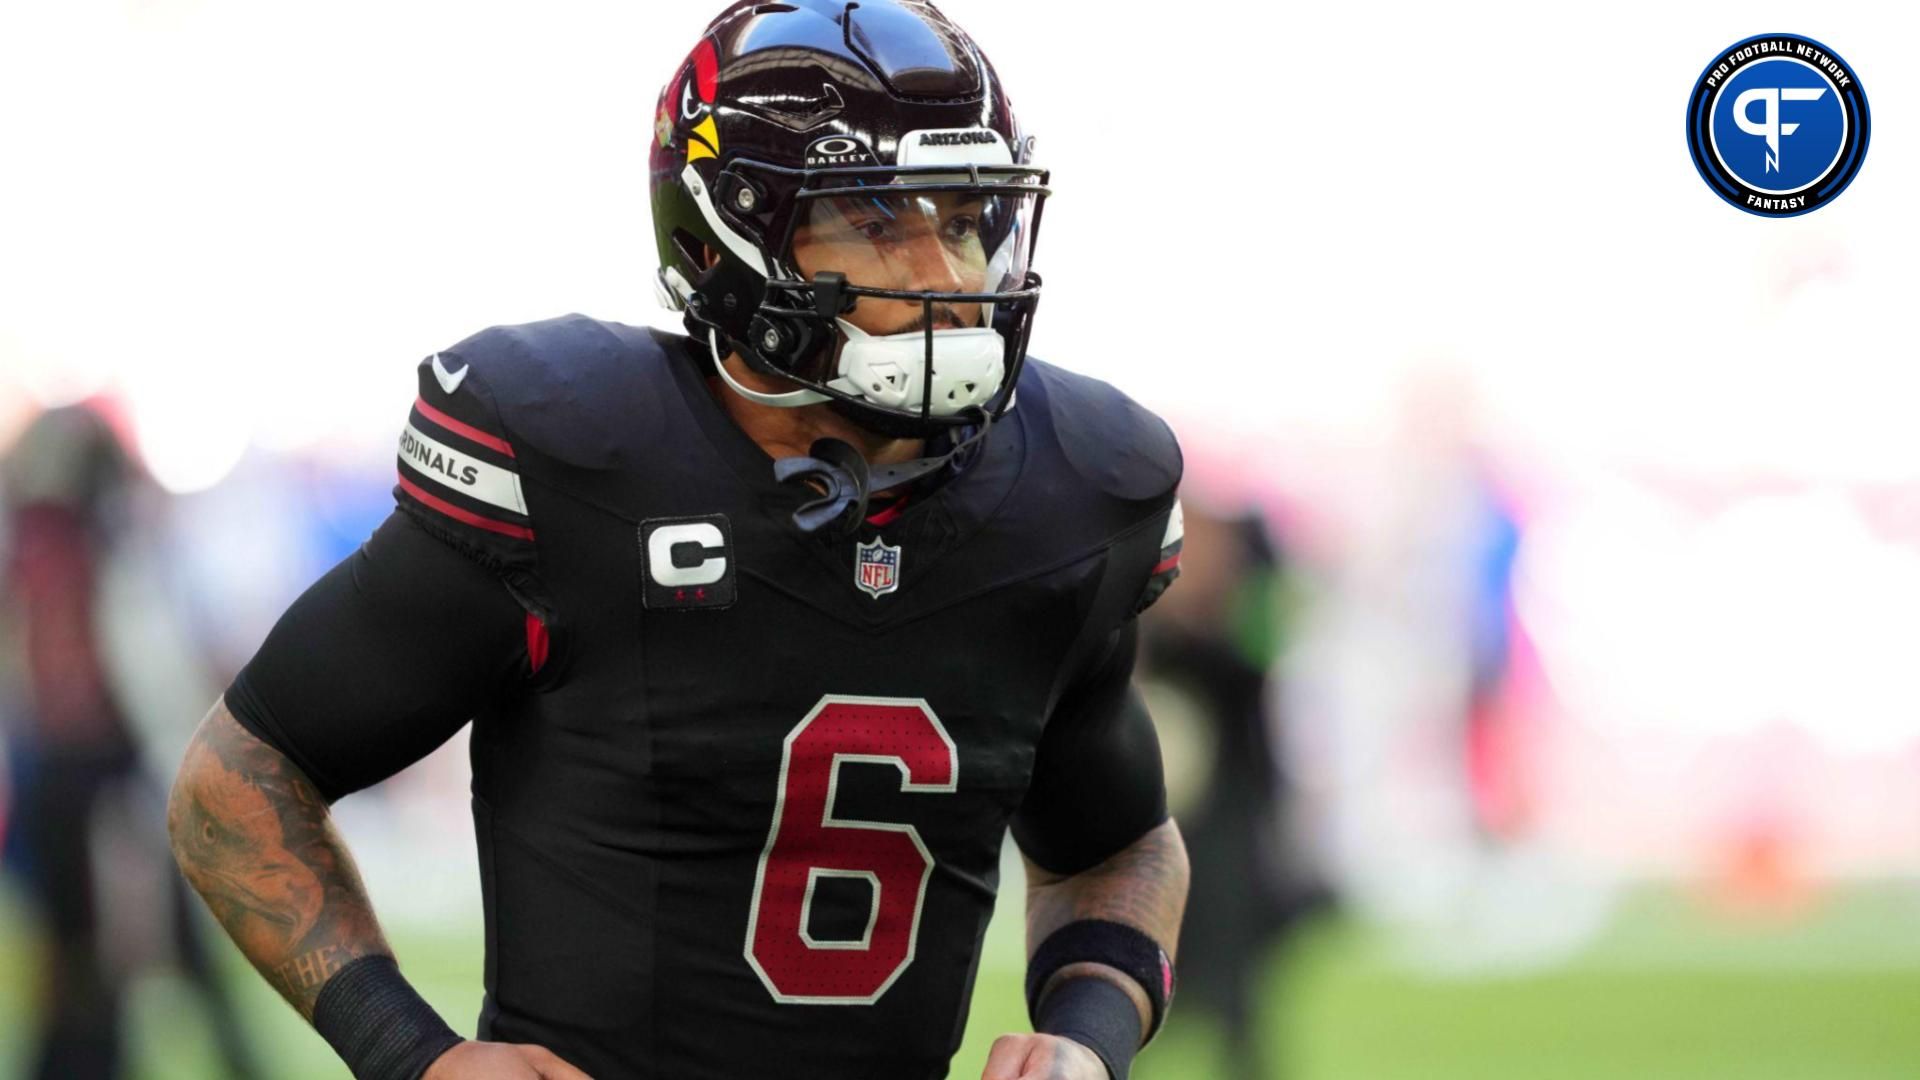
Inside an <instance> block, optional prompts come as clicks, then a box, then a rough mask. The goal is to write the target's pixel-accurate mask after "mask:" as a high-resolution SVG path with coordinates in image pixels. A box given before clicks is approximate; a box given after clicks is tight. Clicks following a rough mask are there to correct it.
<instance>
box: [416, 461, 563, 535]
mask: <svg viewBox="0 0 1920 1080" xmlns="http://www.w3.org/2000/svg"><path fill="white" fill-rule="evenodd" d="M400 487H401V489H402V490H404V491H405V492H406V493H407V494H408V495H411V496H413V498H414V499H416V500H418V501H419V503H420V504H421V505H422V506H426V507H428V508H430V509H434V510H438V511H440V512H441V513H443V514H445V515H447V516H448V517H450V518H452V519H454V520H455V521H459V522H464V523H465V524H468V525H471V526H473V527H474V528H476V529H485V530H487V531H488V532H494V533H499V534H500V535H502V536H511V537H514V538H515V539H518V540H531V539H533V530H532V529H529V528H526V527H525V526H522V525H512V524H509V523H507V522H504V521H495V520H494V519H492V518H490V517H484V516H482V515H480V514H476V513H474V512H473V511H471V510H463V509H461V508H460V507H458V506H455V505H453V504H452V503H450V502H448V501H447V500H445V499H442V498H440V497H439V496H437V495H435V494H433V493H432V492H429V491H427V490H426V489H424V488H422V487H421V486H420V485H418V484H416V483H414V482H413V481H411V480H409V479H407V475H406V473H405V471H402V472H401V473H400Z"/></svg>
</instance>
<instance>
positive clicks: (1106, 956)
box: [1027, 919, 1173, 1045]
mask: <svg viewBox="0 0 1920 1080" xmlns="http://www.w3.org/2000/svg"><path fill="white" fill-rule="evenodd" d="M1081 963H1094V964H1105V965H1106V966H1108V967H1110V968H1114V969H1116V970H1118V971H1120V972H1121V973H1123V974H1125V975H1127V976H1129V977H1131V978H1132V979H1133V981H1134V982H1137V983H1139V984H1140V989H1142V990H1145V991H1146V992H1147V1001H1148V1002H1150V1003H1151V1004H1152V1005H1153V1022H1152V1023H1151V1024H1149V1025H1148V1026H1147V1031H1146V1037H1145V1038H1143V1039H1141V1040H1140V1042H1141V1045H1145V1044H1146V1043H1148V1042H1151V1041H1153V1037H1154V1036H1155V1035H1157V1034H1159V1032H1160V1025H1161V1024H1163V1023H1165V1022H1166V1018H1167V1006H1169V1005H1171V1004H1172V1003H1173V964H1172V962H1171V961H1169V960H1168V959H1167V953H1166V950H1165V949H1162V948H1161V947H1160V943H1159V942H1157V941H1155V940H1153V939H1152V938H1151V937H1148V936H1147V935H1146V934H1144V933H1142V932H1140V931H1139V930H1135V929H1134V928H1133V927H1131V926H1128V925H1126V924H1125V923H1117V922H1108V921H1107V920H1105V919H1080V920H1077V921H1075V922H1070V923H1068V924H1067V925H1065V926H1063V927H1061V928H1060V929H1058V930H1055V931H1054V932H1053V933H1051V934H1048V935H1047V939H1046V940H1045V941H1042V942H1041V943H1040V947H1039V948H1037V949H1035V950H1033V956H1032V957H1031V958H1029V959H1028V960H1027V1016H1028V1017H1030V1018H1032V1020H1033V1022H1034V1023H1035V1024H1036V1025H1038V1024H1039V1022H1040V1006H1041V1005H1042V1004H1044V1003H1043V1002H1042V1001H1041V1000H1040V992H1041V991H1042V990H1044V989H1046V986H1047V980H1048V979H1050V978H1052V977H1053V973H1054V972H1056V971H1059V970H1060V969H1061V968H1063V967H1066V966H1067V965H1068V964H1081ZM1129 1015H1134V1014H1132V1013H1130V1014H1129ZM1035 1030H1036V1031H1037V1030H1039V1029H1038V1027H1036V1028H1035Z"/></svg>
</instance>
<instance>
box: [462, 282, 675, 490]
mask: <svg viewBox="0 0 1920 1080" xmlns="http://www.w3.org/2000/svg"><path fill="white" fill-rule="evenodd" d="M441 355H442V357H448V356H451V357H454V358H456V359H458V360H459V361H464V362H465V363H466V364H468V365H470V366H471V367H472V369H473V370H474V371H475V372H476V374H477V380H478V382H479V383H480V384H481V385H482V387H483V392H484V393H487V394H489V395H491V397H492V399H493V403H494V405H495V407H496V408H497V410H498V415H499V417H500V421H501V423H502V424H503V425H504V426H505V427H506V428H507V430H508V431H510V432H511V433H512V438H513V439H514V440H516V441H517V442H519V443H521V444H523V445H524V446H526V447H528V448H531V449H533V450H536V451H538V452H539V453H540V454H542V455H545V456H546V457H550V458H554V459H557V460H559V461H562V462H565V463H566V464H568V465H573V466H577V467H580V468H588V469H611V468H622V467H626V468H637V467H641V466H643V465H644V464H645V462H642V461H639V460H636V453H635V451H636V450H637V449H638V448H640V447H641V446H644V445H645V442H644V439H641V438H636V433H646V432H657V431H660V430H661V429H662V428H663V427H664V426H665V425H664V424H663V423H662V416H663V415H664V411H665V409H666V408H667V403H666V402H665V401H664V400H663V396H662V395H663V393H673V392H674V391H673V385H672V382H671V379H672V374H671V372H669V371H668V370H667V367H666V365H667V364H668V363H671V362H675V358H672V357H669V356H668V355H667V353H666V349H665V348H664V347H663V346H662V345H661V343H660V340H659V338H658V337H657V336H656V335H655V334H654V333H653V332H652V331H649V330H645V329H642V328H639V327H633V326H625V325H622V324H620V323H610V322H601V321H600V320H598V319H590V318H588V317H586V316H585V315H565V316H562V317H560V318H557V319H546V320H543V321H541V322H534V323H524V324H522V325H519V326H496V327H492V328H490V329H487V330H482V331H481V332H480V333H478V334H475V335H473V336H472V337H470V338H468V339H466V340H465V341H462V342H461V343H460V344H458V345H455V346H454V347H453V348H451V349H449V350H447V351H446V352H444V353H442V354H441Z"/></svg>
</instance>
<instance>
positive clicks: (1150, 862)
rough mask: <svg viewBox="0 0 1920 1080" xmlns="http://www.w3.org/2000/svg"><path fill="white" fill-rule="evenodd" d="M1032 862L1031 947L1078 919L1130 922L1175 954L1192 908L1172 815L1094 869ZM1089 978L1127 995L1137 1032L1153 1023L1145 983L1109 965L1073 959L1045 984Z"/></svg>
mask: <svg viewBox="0 0 1920 1080" xmlns="http://www.w3.org/2000/svg"><path fill="white" fill-rule="evenodd" d="M1026 863H1027V951H1028V953H1029V954H1031V953H1032V951H1033V950H1034V949H1036V948H1038V947H1039V945H1040V943H1041V942H1043V941H1045V940H1046V939H1047V935H1049V934H1051V933H1053V932H1054V931H1055V930H1058V929H1060V928H1061V927H1062V926H1065V925H1066V924H1068V923H1070V922H1075V921H1077V920H1080V919H1105V920H1107V921H1108V922H1117V923H1125V924H1126V925H1128V926H1131V927H1133V928H1134V929H1135V930H1139V931H1140V932H1142V933H1144V934H1146V935H1147V936H1148V937H1150V938H1152V939H1153V940H1155V941H1157V942H1159V943H1160V946H1161V947H1162V948H1164V949H1165V950H1166V952H1167V958H1168V959H1169V960H1172V959H1173V958H1174V950H1175V948H1176V946H1177V944H1178V942H1179V938H1180V920H1181V917H1182V916H1183V915H1184V914H1185V913H1186V910H1187V845H1186V843H1185V842H1184V841H1182V840H1181V839H1180V828H1179V826H1177V825H1175V824H1174V823H1173V821H1172V820H1171V819H1169V820H1167V821H1166V822H1163V823H1162V824H1161V825H1159V826H1158V827H1156V828H1154V829H1151V830H1149V831H1148V832H1147V834H1146V835H1144V836H1142V837H1141V838H1140V839H1138V840H1135V841H1134V842H1133V843H1132V844H1129V845H1128V846H1127V847H1125V848H1123V849H1122V850H1121V851H1119V852H1118V853H1116V854H1115V855H1113V856H1112V857H1111V858H1109V859H1107V861H1105V862H1103V863H1101V864H1100V865H1098V866H1095V867H1093V868H1092V869H1090V870H1083V871H1081V872H1080V873H1078V874H1073V875H1071V876H1065V875H1060V874H1054V873H1050V872H1049V871H1047V870H1045V869H1043V868H1041V867H1040V866H1038V865H1036V864H1035V863H1034V862H1033V860H1031V859H1028V860H1026ZM1081 975H1091V976H1094V977H1096V978H1101V979H1106V980H1107V981H1109V982H1112V983H1114V984H1115V985H1117V986H1119V987H1120V988H1121V989H1122V990H1125V991H1126V992H1127V996H1128V997H1130V998H1132V999H1133V1003H1134V1006H1135V1007H1136V1008H1138V1009H1139V1010H1140V1030H1141V1031H1142V1032H1145V1031H1146V1030H1147V1029H1148V1027H1149V1026H1150V1025H1151V1023H1152V1018H1153V1004H1152V1002H1150V1001H1148V1000H1147V994H1146V991H1144V990H1142V989H1141V988H1140V984H1139V983H1136V982H1134V981H1133V979H1132V978H1130V977H1129V976H1127V975H1125V974H1122V973H1121V972H1120V971H1118V970H1116V969H1114V968H1111V967H1108V966H1106V965H1105V964H1068V965H1067V966H1066V967H1063V968H1061V969H1060V970H1059V971H1057V972H1055V973H1054V975H1053V977H1052V978H1050V979H1048V980H1047V985H1046V986H1045V987H1043V988H1042V989H1041V996H1042V997H1045V996H1046V992H1047V990H1050V989H1052V988H1053V987H1054V986H1056V985H1058V984H1059V983H1060V982H1061V981H1063V980H1066V979H1071V978H1076V977H1078V976H1081Z"/></svg>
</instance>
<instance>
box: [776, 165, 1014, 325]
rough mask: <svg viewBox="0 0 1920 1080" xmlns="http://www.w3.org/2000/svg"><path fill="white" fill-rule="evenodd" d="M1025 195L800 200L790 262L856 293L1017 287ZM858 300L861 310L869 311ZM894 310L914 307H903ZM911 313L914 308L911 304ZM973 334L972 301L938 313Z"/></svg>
mask: <svg viewBox="0 0 1920 1080" xmlns="http://www.w3.org/2000/svg"><path fill="white" fill-rule="evenodd" d="M1036 198H1037V197H1036V196H1035V195H1034V194H1033V193H1031V192H1007V193H1000V192H994V191H981V190H969V191H888V190H886V188H885V187H882V186H876V188H875V190H874V192H873V194H871V195H868V194H860V195H833V196H823V197H819V198H812V199H807V200H806V206H805V209H804V210H803V212H802V213H801V217H800V221H799V224H798V226H797V227H796V229H795V230H794V236H793V245H792V249H791V251H790V258H791V260H792V262H793V265H794V269H796V270H797V271H799V274H800V276H801V277H802V278H803V279H811V278H812V277H813V276H814V275H816V274H819V273H822V272H835V273H840V274H844V275H846V279H847V284H848V285H851V286H854V287H855V288H863V289H884V290H893V291H900V292H913V293H955V294H962V295H966V294H972V295H996V294H1002V293H1008V292H1013V291H1015V290H1018V289H1021V288H1023V287H1024V286H1025V285H1026V279H1027V260H1028V256H1029V254H1030V250H1031V246H1032V239H1033V218H1034V208H1035V203H1036ZM871 302H872V300H870V299H869V298H862V299H861V301H860V303H861V304H868V303H871ZM902 303H913V302H912V301H902ZM914 306H918V305H917V304H915V305H914ZM942 306H946V307H952V308H955V309H959V310H956V311H953V312H947V313H944V314H945V318H942V319H941V321H943V322H944V321H946V319H948V318H952V317H953V316H955V315H959V316H963V317H964V318H962V319H961V321H959V322H957V323H956V324H955V325H957V326H977V325H980V323H981V321H982V318H983V317H982V315H981V314H980V312H981V311H982V309H983V307H984V305H983V304H981V303H979V302H971V303H954V304H949V305H942Z"/></svg>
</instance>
